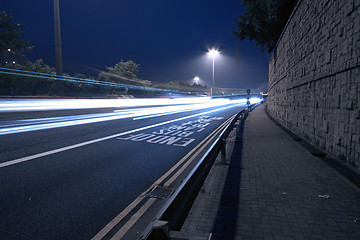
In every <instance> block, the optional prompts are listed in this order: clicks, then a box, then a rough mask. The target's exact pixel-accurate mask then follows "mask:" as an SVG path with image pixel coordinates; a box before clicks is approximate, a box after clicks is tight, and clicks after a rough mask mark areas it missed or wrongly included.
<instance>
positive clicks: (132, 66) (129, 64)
mask: <svg viewBox="0 0 360 240" xmlns="http://www.w3.org/2000/svg"><path fill="white" fill-rule="evenodd" d="M139 66H140V65H139V64H137V63H135V62H134V61H132V60H128V61H126V62H124V60H121V61H120V62H119V63H117V64H115V66H113V67H106V69H107V72H101V73H100V75H99V78H101V79H105V80H107V81H111V82H122V81H123V80H132V79H136V78H137V74H138V72H139Z"/></svg>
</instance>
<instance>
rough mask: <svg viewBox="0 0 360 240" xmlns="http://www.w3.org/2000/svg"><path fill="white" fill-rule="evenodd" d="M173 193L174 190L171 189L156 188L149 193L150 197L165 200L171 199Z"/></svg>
mask: <svg viewBox="0 0 360 240" xmlns="http://www.w3.org/2000/svg"><path fill="white" fill-rule="evenodd" d="M173 193H174V190H173V189H171V188H164V187H161V186H156V187H154V188H153V189H152V190H151V191H150V192H149V193H148V195H149V196H150V197H153V198H158V199H163V198H168V197H170V196H171V195H172V194H173Z"/></svg>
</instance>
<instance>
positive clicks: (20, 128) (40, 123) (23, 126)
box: [0, 99, 244, 135]
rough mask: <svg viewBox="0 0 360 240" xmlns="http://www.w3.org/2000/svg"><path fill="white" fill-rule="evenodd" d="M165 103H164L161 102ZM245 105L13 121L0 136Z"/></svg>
mask: <svg viewBox="0 0 360 240" xmlns="http://www.w3.org/2000/svg"><path fill="white" fill-rule="evenodd" d="M160 102H162V103H164V101H160ZM239 104H240V105H244V101H230V100H228V99H216V100H208V101H204V102H202V103H197V104H190V103H189V104H182V105H170V106H162V107H159V106H157V107H143V108H133V109H124V110H116V111H114V112H112V113H98V114H86V115H75V116H64V117H51V118H42V119H41V118H40V119H26V120H17V121H12V122H11V124H8V125H6V124H3V125H2V126H0V127H1V128H0V135H7V134H15V133H22V132H30V131H38V130H45V129H52V128H59V127H68V126H75V125H81V124H90V123H96V122H104V121H111V120H119V119H125V118H133V120H140V119H145V118H152V117H158V116H165V115H170V114H175V113H180V112H189V111H195V110H205V109H207V108H212V107H223V106H226V105H228V106H237V105H239Z"/></svg>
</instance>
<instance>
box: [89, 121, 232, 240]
mask: <svg viewBox="0 0 360 240" xmlns="http://www.w3.org/2000/svg"><path fill="white" fill-rule="evenodd" d="M228 122H229V119H228V120H227V121H225V122H224V123H222V124H221V125H220V126H219V127H218V128H216V129H215V130H214V131H213V132H211V133H210V134H209V135H208V136H207V137H206V138H204V139H203V140H202V141H201V142H200V143H199V144H198V145H196V147H194V148H193V149H192V150H191V151H190V152H188V153H187V154H186V155H185V156H184V157H183V158H182V159H181V160H180V161H178V162H177V163H176V164H175V165H174V166H173V167H172V168H171V169H170V170H168V171H167V172H166V173H165V174H164V175H162V176H161V177H160V178H159V179H158V180H156V181H155V182H154V183H153V184H152V185H151V186H150V187H149V188H148V189H147V190H146V191H144V192H143V193H142V194H140V196H139V197H137V198H136V199H135V200H134V201H133V202H132V203H131V204H130V205H129V206H127V207H126V208H125V209H124V210H123V211H122V212H121V213H120V214H119V215H117V216H116V217H115V218H114V219H113V220H111V222H110V223H108V224H107V225H106V226H105V227H104V228H103V229H102V230H101V231H100V232H99V233H98V234H96V236H95V237H93V238H92V240H101V239H102V238H103V237H104V236H105V235H106V234H108V233H109V232H110V231H111V229H113V228H114V227H115V226H116V225H117V224H118V223H119V222H120V221H121V220H122V219H123V218H124V217H125V216H126V215H127V214H129V213H130V211H131V210H133V209H134V208H135V207H136V206H137V205H138V204H139V203H140V202H141V201H142V200H143V199H144V197H145V196H146V194H147V193H148V192H149V191H150V190H152V189H153V188H154V187H155V186H158V185H159V184H160V183H161V182H162V181H164V180H165V179H166V178H167V177H168V176H169V175H170V174H172V173H173V172H174V171H175V170H176V169H177V168H178V167H179V166H180V165H181V164H183V162H184V161H186V160H187V159H189V157H190V156H191V155H192V154H194V152H196V153H195V154H194V155H193V156H197V154H198V153H200V152H201V151H202V150H203V147H202V146H204V145H207V144H204V143H205V142H206V143H207V142H210V141H211V140H212V138H213V137H214V136H216V135H217V134H218V133H219V132H220V131H221V130H222V129H223V127H224V126H225V125H226V124H227V123H228ZM198 149H201V150H200V151H198ZM190 159H191V161H192V160H193V158H190ZM183 170H184V169H183V168H180V169H179V170H178V171H177V172H176V173H175V175H177V176H179V175H180V174H181V172H182V171H183ZM166 183H168V184H169V185H170V184H171V183H172V181H170V180H168V181H167V182H166Z"/></svg>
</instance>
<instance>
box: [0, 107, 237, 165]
mask: <svg viewBox="0 0 360 240" xmlns="http://www.w3.org/2000/svg"><path fill="white" fill-rule="evenodd" d="M239 105H241V104H239V103H237V104H234V105H230V106H225V107H221V108H216V109H213V110H209V111H204V112H201V113H197V114H193V115H188V116H185V117H181V118H175V119H172V120H168V121H164V122H160V123H156V124H153V125H148V126H145V127H141V128H137V129H132V130H129V131H126V132H121V133H117V134H114V135H110V136H106V137H102V138H97V139H93V140H90V141H87V142H82V143H78V144H74V145H70V146H66V147H62V148H58V149H54V150H50V151H47V152H42V153H38V154H35V155H31V156H27V157H22V158H18V159H14V160H10V161H6V162H3V163H0V168H3V167H8V166H11V165H14V164H19V163H22V162H27V161H31V160H34V159H37V158H40V157H45V156H48V155H52V154H56V153H60V152H64V151H68V150H71V149H75V148H79V147H83V146H86V145H89V144H93V143H98V142H102V141H106V140H109V139H113V138H117V137H120V136H124V135H128V134H131V133H135V132H139V131H143V130H146V129H150V128H154V127H159V126H163V125H166V124H169V123H173V122H177V121H182V120H185V119H189V118H194V117H197V116H201V115H206V114H209V113H214V112H219V111H223V110H226V109H229V108H232V107H236V106H239Z"/></svg>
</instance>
